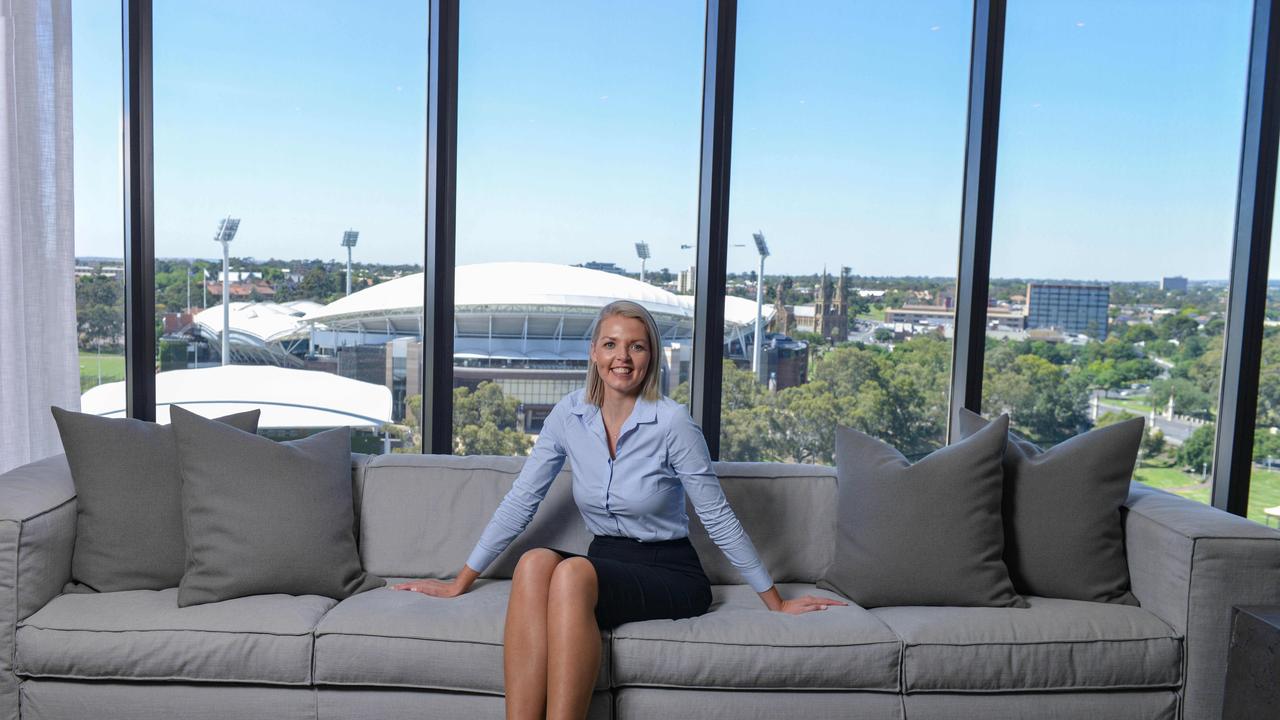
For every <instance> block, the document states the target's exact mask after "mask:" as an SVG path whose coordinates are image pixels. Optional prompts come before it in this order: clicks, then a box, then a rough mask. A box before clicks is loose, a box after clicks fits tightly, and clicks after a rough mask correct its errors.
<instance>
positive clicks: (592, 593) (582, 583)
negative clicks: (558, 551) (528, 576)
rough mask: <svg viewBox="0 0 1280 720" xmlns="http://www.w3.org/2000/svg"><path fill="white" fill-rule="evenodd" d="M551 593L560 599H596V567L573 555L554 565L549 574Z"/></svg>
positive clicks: (593, 601)
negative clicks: (553, 569) (552, 570)
mask: <svg viewBox="0 0 1280 720" xmlns="http://www.w3.org/2000/svg"><path fill="white" fill-rule="evenodd" d="M551 594H552V596H553V597H556V598H557V599H558V600H561V601H574V600H584V601H585V600H589V601H590V602H591V603H593V604H594V603H595V599H596V569H595V567H594V566H593V565H592V564H591V561H590V560H587V559H586V558H583V557H573V558H569V559H568V560H564V561H562V562H561V563H560V564H559V565H556V569H555V572H554V573H552V575H551Z"/></svg>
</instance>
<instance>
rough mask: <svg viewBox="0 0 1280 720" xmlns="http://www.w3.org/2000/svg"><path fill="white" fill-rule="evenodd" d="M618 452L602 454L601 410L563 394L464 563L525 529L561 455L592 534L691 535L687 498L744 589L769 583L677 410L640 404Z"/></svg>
mask: <svg viewBox="0 0 1280 720" xmlns="http://www.w3.org/2000/svg"><path fill="white" fill-rule="evenodd" d="M616 455H617V456H616V457H615V458H610V457H609V442H608V440H607V439H606V438H605V430H604V420H603V419H602V418H601V417H600V408H599V407H597V406H596V405H594V404H593V403H590V402H587V400H586V390H577V391H574V392H572V393H570V394H568V395H566V396H565V397H564V398H563V399H562V400H560V402H559V403H557V404H556V406H555V408H553V409H552V410H551V414H550V415H548V416H547V419H546V421H545V423H544V424H543V427H542V433H541V434H540V435H539V436H538V441H537V442H536V443H534V445H533V450H532V452H530V454H529V459H528V460H527V461H525V464H524V468H523V469H522V470H521V471H520V475H519V476H518V477H517V478H516V481H515V484H514V485H513V486H512V488H511V491H510V492H508V493H507V495H506V497H504V498H503V499H502V503H501V504H500V505H498V509H497V510H496V511H495V512H494V513H493V519H491V520H490V521H489V524H488V525H487V526H486V527H485V529H484V532H483V533H482V534H481V535H480V540H479V542H477V543H476V547H475V549H474V550H472V552H471V556H470V557H469V558H468V559H467V565H468V566H469V567H470V568H471V569H473V570H475V571H476V572H484V569H485V568H486V567H488V566H489V563H491V562H493V560H494V558H496V557H498V555H499V554H500V553H501V552H502V551H503V550H505V549H506V547H507V545H509V544H511V541H512V540H514V539H515V538H516V536H517V535H519V534H520V533H521V532H523V531H524V529H525V527H526V526H528V524H529V521H531V520H533V514H534V513H535V512H537V510H538V505H539V503H541V502H542V499H543V498H545V497H546V496H547V489H548V488H550V487H551V481H552V480H554V479H555V477H556V474H558V473H559V472H560V469H561V468H562V467H563V466H564V461H565V458H568V459H569V460H570V461H572V463H573V499H574V501H576V502H577V504H578V510H579V512H581V513H582V519H583V520H584V521H585V522H586V524H587V529H588V530H590V531H591V532H592V533H594V534H596V535H615V536H621V537H629V538H633V539H635V540H640V541H642V542H653V541H657V540H675V539H678V538H682V537H688V535H689V516H688V514H687V513H686V512H685V502H684V500H685V495H686V494H687V495H688V496H689V499H690V500H691V501H692V504H693V508H694V510H695V511H696V512H697V513H698V518H699V519H701V520H702V525H703V527H705V528H706V529H707V534H708V535H710V536H711V539H712V540H713V541H714V542H715V544H716V545H717V546H718V547H719V548H720V550H721V551H722V552H723V553H724V554H725V557H727V558H728V559H729V562H731V563H733V566H734V567H736V568H737V569H738V572H740V573H742V577H743V579H744V580H746V581H747V584H748V585H750V586H751V588H752V589H753V590H755V591H756V592H764V591H765V590H768V589H769V588H770V587H772V586H773V581H772V580H771V579H770V577H769V573H768V571H767V570H765V568H764V565H763V564H761V562H760V558H759V557H758V556H757V555H756V549H755V546H753V545H752V544H751V538H749V537H747V533H746V532H745V531H744V530H743V529H742V525H741V524H740V523H739V522H738V517H737V516H736V515H734V514H733V510H732V509H731V508H730V507H729V503H728V501H726V500H725V497H724V491H723V490H721V489H720V481H719V479H718V478H717V477H716V475H715V473H714V472H713V471H712V469H711V456H710V454H709V453H708V452H707V442H706V440H705V439H704V438H703V437H702V430H701V429H699V428H698V426H697V425H696V424H694V422H693V418H691V417H689V413H688V411H686V410H685V408H684V406H683V405H681V404H679V403H677V402H676V401H674V400H672V399H670V398H667V397H662V398H659V399H658V401H657V402H650V401H647V400H645V399H643V398H638V399H637V400H636V405H635V408H634V409H633V410H632V411H631V417H629V418H627V421H626V423H624V424H623V426H622V432H621V433H620V434H619V435H618V442H617V448H616Z"/></svg>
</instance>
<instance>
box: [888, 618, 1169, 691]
mask: <svg viewBox="0 0 1280 720" xmlns="http://www.w3.org/2000/svg"><path fill="white" fill-rule="evenodd" d="M1026 600H1027V603H1028V604H1029V606H1030V607H1028V608H1023V609H1014V608H962V607H928V608H926V607H886V608H877V609H876V610H872V611H871V613H872V614H873V615H875V617H876V618H877V619H879V620H882V621H883V622H884V623H885V624H886V625H888V626H889V627H890V628H892V629H893V631H894V632H895V633H897V635H898V637H900V638H902V641H903V643H904V648H903V659H902V677H903V685H904V690H905V691H906V692H909V693H910V692H1017V691H1032V690H1037V691H1038V690H1086V689H1126V688H1176V687H1178V686H1179V685H1180V684H1181V682H1182V638H1181V637H1180V636H1179V635H1178V634H1177V633H1175V632H1174V631H1173V629H1172V628H1170V627H1169V626H1168V625H1166V624H1165V623H1164V622H1163V621H1161V620H1160V619H1159V618H1157V617H1156V616H1155V615H1153V614H1151V613H1150V612H1148V611H1146V610H1143V609H1142V608H1139V607H1133V606H1129V605H1116V604H1109V603H1094V602H1084V601H1080V600H1062V599H1057V598H1039V597H1028V598H1026Z"/></svg>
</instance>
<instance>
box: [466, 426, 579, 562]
mask: <svg viewBox="0 0 1280 720" xmlns="http://www.w3.org/2000/svg"><path fill="white" fill-rule="evenodd" d="M565 412H566V411H565V409H564V403H563V402H561V403H560V404H558V405H556V406H555V407H554V408H552V410H551V412H550V413H549V414H548V415H547V419H546V420H545V421H544V422H543V424H542V432H541V433H539V434H538V440H537V442H535V443H534V444H533V450H532V451H530V453H529V458H528V459H527V460H525V463H524V467H523V468H522V469H521V470H520V474H519V475H518V476H517V477H516V481H515V483H514V484H513V485H512V486H511V490H510V491H509V492H508V493H507V494H506V495H505V496H504V497H503V498H502V502H501V503H499V504H498V509H497V510H495V511H494V513H493V517H492V518H491V519H490V520H489V524H488V525H486V526H485V528H484V532H482V533H481V534H480V540H479V541H477V542H476V546H475V548H474V549H473V550H472V551H471V555H470V556H469V557H468V558H467V567H470V568H471V569H472V570H475V571H476V572H478V573H482V572H484V571H485V568H487V567H489V564H490V563H492V562H493V561H494V559H495V558H497V557H498V555H500V554H502V551H503V550H506V549H507V546H508V545H510V544H511V541H512V540H515V539H516V537H517V536H519V535H520V533H522V532H524V529H525V528H526V527H528V525H529V522H530V521H531V520H533V515H534V513H536V512H537V511H538V505H540V504H541V503H542V500H543V498H545V497H546V496H547V490H548V489H549V488H550V487H551V482H552V481H553V480H555V479H556V475H557V474H559V472H560V469H561V468H562V467H564V461H565V448H564V442H563V427H564V415H565Z"/></svg>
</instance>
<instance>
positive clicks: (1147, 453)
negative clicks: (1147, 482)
mask: <svg viewBox="0 0 1280 720" xmlns="http://www.w3.org/2000/svg"><path fill="white" fill-rule="evenodd" d="M1141 447H1142V455H1143V457H1149V458H1153V457H1156V456H1157V455H1159V454H1160V453H1162V452H1164V448H1165V440H1164V432H1162V431H1161V430H1160V428H1156V429H1154V430H1152V431H1151V432H1149V433H1143V435H1142V446H1141Z"/></svg>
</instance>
